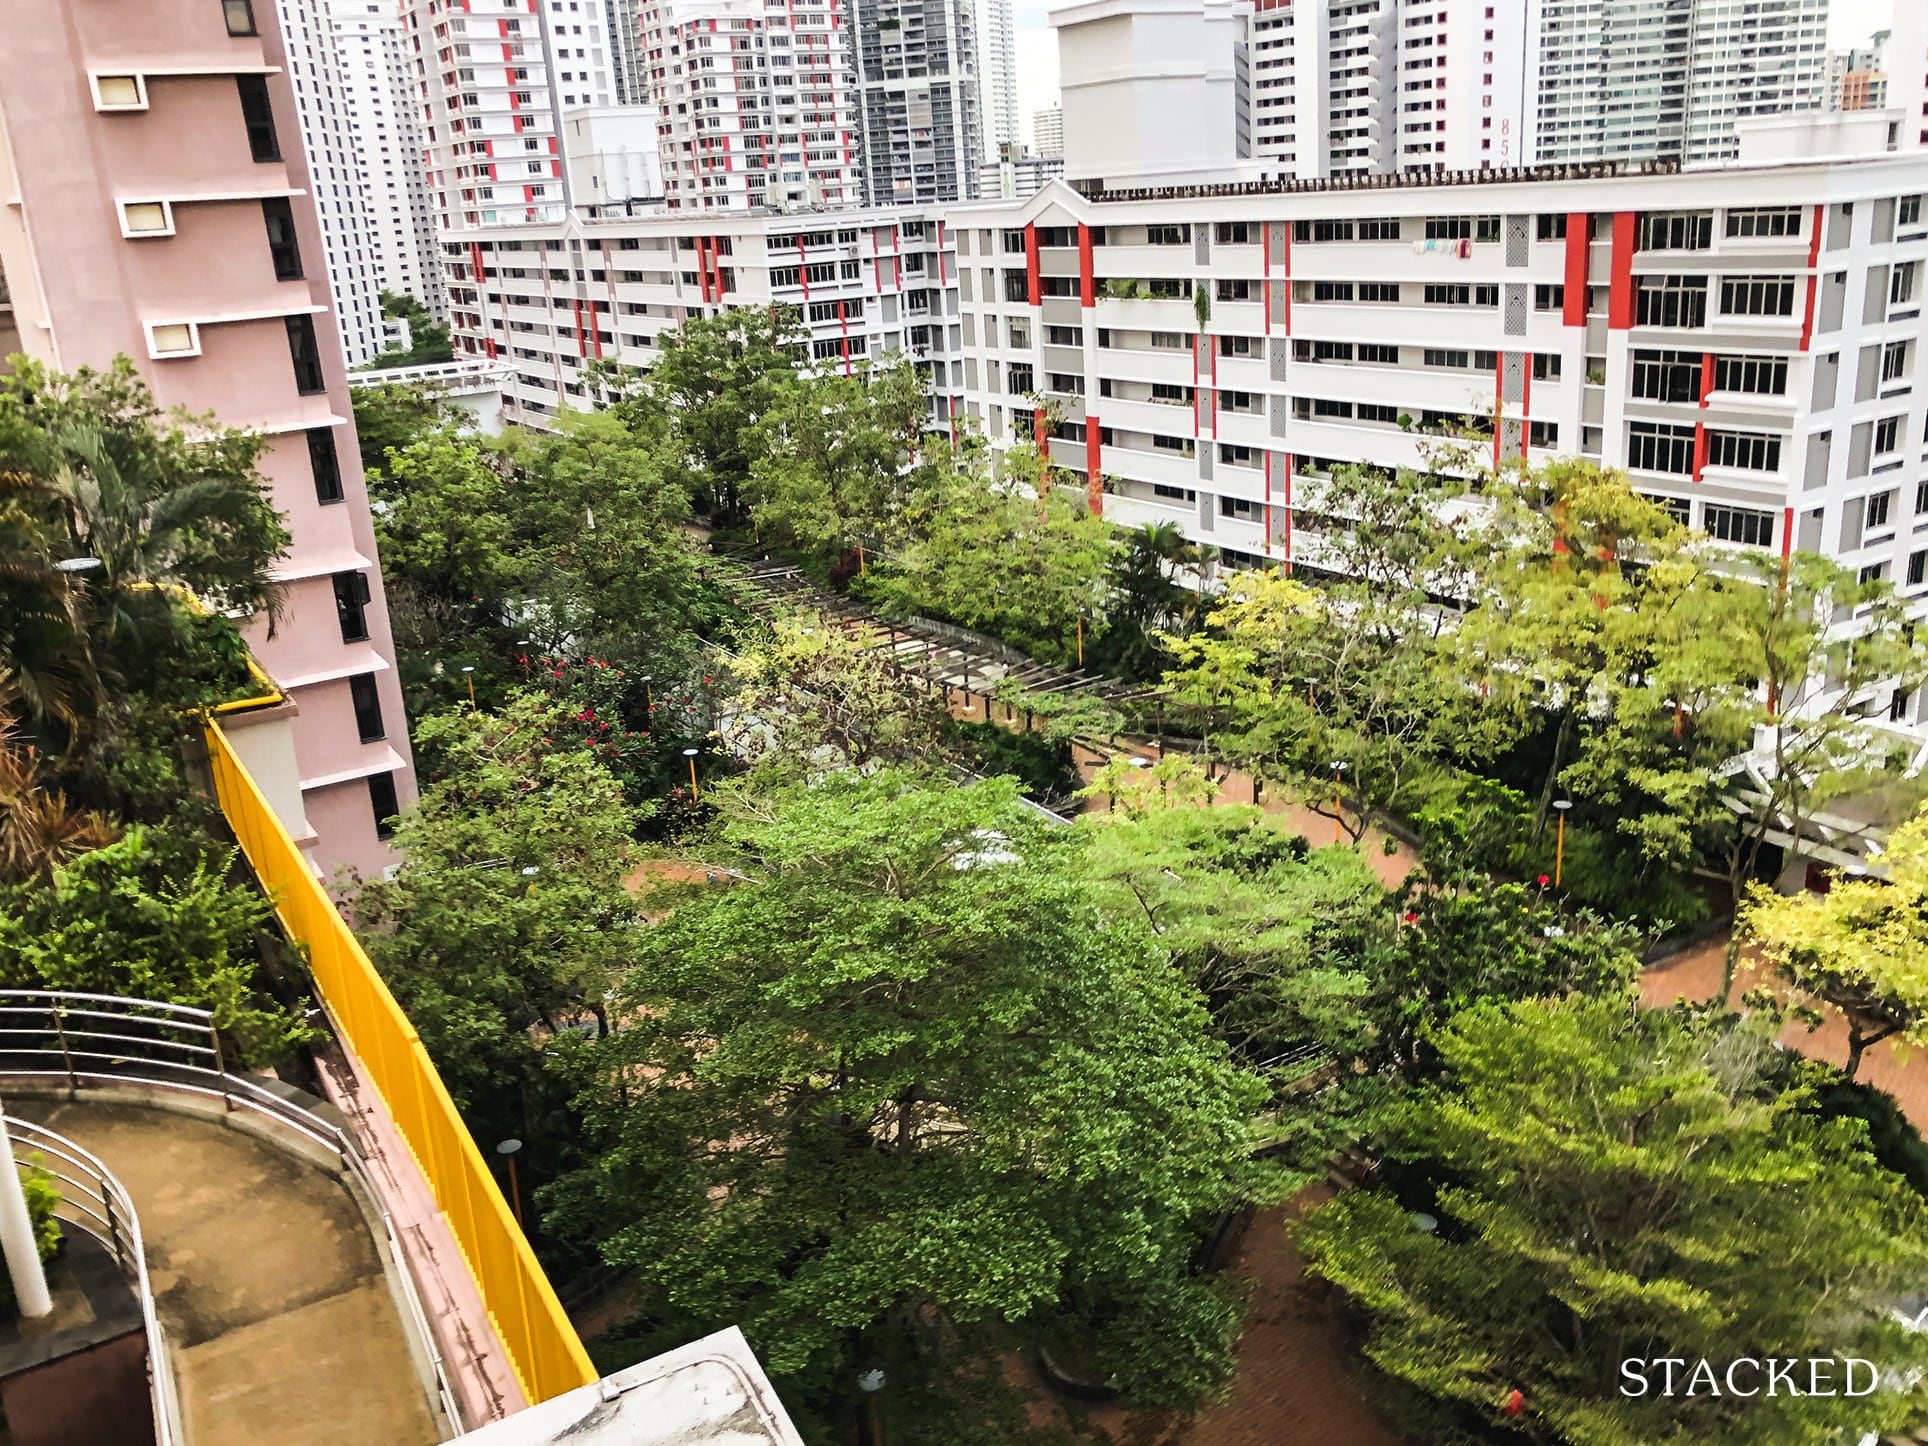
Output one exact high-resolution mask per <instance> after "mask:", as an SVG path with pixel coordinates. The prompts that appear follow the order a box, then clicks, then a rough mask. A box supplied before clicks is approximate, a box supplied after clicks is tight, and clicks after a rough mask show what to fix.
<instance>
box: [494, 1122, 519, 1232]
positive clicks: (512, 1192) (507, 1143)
mask: <svg viewBox="0 0 1928 1446" xmlns="http://www.w3.org/2000/svg"><path fill="white" fill-rule="evenodd" d="M521 1148H522V1141H520V1140H504V1141H503V1142H502V1143H501V1144H499V1145H497V1146H496V1147H495V1152H496V1154H498V1155H500V1156H501V1157H502V1158H503V1159H505V1160H507V1161H508V1162H509V1208H510V1209H511V1210H513V1211H514V1212H515V1223H516V1224H517V1225H518V1226H520V1225H521V1224H522V1190H521V1187H520V1186H519V1185H518V1184H517V1182H516V1177H515V1157H516V1151H518V1150H520V1149H521Z"/></svg>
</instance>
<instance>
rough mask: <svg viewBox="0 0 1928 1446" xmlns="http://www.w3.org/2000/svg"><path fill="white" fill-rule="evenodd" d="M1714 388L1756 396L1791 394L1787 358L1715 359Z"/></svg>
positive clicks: (1725, 357) (1729, 357)
mask: <svg viewBox="0 0 1928 1446" xmlns="http://www.w3.org/2000/svg"><path fill="white" fill-rule="evenodd" d="M1714 390H1715V391H1717V392H1751V393H1753V394H1754V395H1755V396H1763V397H1783V396H1786V395H1787V358H1786V357H1767V356H1724V357H1718V358H1716V359H1715V361H1714Z"/></svg>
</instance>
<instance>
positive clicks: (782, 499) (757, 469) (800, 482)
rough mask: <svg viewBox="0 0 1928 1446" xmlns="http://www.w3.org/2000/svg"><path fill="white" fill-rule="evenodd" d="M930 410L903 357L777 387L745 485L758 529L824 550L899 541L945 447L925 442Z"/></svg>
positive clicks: (763, 533) (921, 385)
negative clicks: (861, 541) (859, 541)
mask: <svg viewBox="0 0 1928 1446" xmlns="http://www.w3.org/2000/svg"><path fill="white" fill-rule="evenodd" d="M929 413H930V403H929V400H928V398H927V397H926V395H925V389H924V382H923V378H922V377H921V376H919V374H918V372H917V369H916V367H914V366H913V365H912V364H911V363H910V362H909V361H908V360H906V359H905V358H903V357H901V356H898V357H895V358H893V359H891V360H889V361H887V362H884V363H883V364H881V365H871V364H869V363H866V364H865V365H863V366H861V367H859V368H858V369H857V370H856V371H855V372H853V373H852V374H851V375H850V376H842V375H839V374H836V373H827V374H824V375H820V376H815V377H811V378H808V379H806V380H801V381H799V382H797V383H796V384H795V385H792V386H788V387H783V388H780V389H778V391H777V392H776V395H775V398H774V400H773V401H772V403H771V405H770V407H769V408H768V410H767V411H765V412H764V414H763V417H762V420H761V441H762V447H761V451H760V455H758V456H757V457H756V458H755V460H754V461H753V462H752V463H751V465H750V479H749V482H748V484H747V485H746V488H745V495H746V496H747V498H748V500H749V503H750V510H751V515H752V516H753V517H754V518H755V519H756V524H757V531H758V534H759V535H760V536H761V537H763V538H764V539H765V540H766V541H776V542H783V543H791V544H795V545H797V546H800V547H802V548H805V549H806V550H808V551H812V552H817V553H824V554H835V553H838V552H841V551H842V550H844V549H845V548H847V547H848V546H850V544H851V543H852V542H853V541H854V540H855V539H856V538H858V537H859V536H864V535H868V536H872V537H879V538H882V539H885V540H886V541H887V542H894V541H895V540H896V539H898V537H899V536H900V534H901V532H902V529H903V526H904V521H905V517H906V514H907V513H908V511H909V510H910V507H911V504H912V497H911V493H912V491H913V489H916V488H918V487H920V486H928V485H929V484H928V481H927V480H925V479H926V478H927V475H928V474H929V472H930V470H931V465H932V459H933V458H936V457H939V456H941V455H942V452H943V449H942V448H933V447H932V446H931V445H929V444H927V443H925V441H924V437H923V433H924V428H925V425H926V421H927V418H928V417H929ZM920 446H921V447H922V453H921V457H920ZM920 462H921V465H920Z"/></svg>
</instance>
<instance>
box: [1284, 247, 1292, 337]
mask: <svg viewBox="0 0 1928 1446" xmlns="http://www.w3.org/2000/svg"><path fill="white" fill-rule="evenodd" d="M1284 290H1285V334H1286V335H1287V336H1290V335H1292V228H1291V227H1290V226H1287V227H1286V228H1285V288H1284Z"/></svg>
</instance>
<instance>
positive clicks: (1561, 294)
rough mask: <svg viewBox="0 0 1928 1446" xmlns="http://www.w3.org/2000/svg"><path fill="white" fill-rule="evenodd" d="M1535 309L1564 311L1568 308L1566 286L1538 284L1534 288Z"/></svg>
mask: <svg viewBox="0 0 1928 1446" xmlns="http://www.w3.org/2000/svg"><path fill="white" fill-rule="evenodd" d="M1533 309H1534V310H1535V311H1563V310H1565V309H1566V287H1564V286H1560V285H1554V286H1536V287H1534V288H1533Z"/></svg>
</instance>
